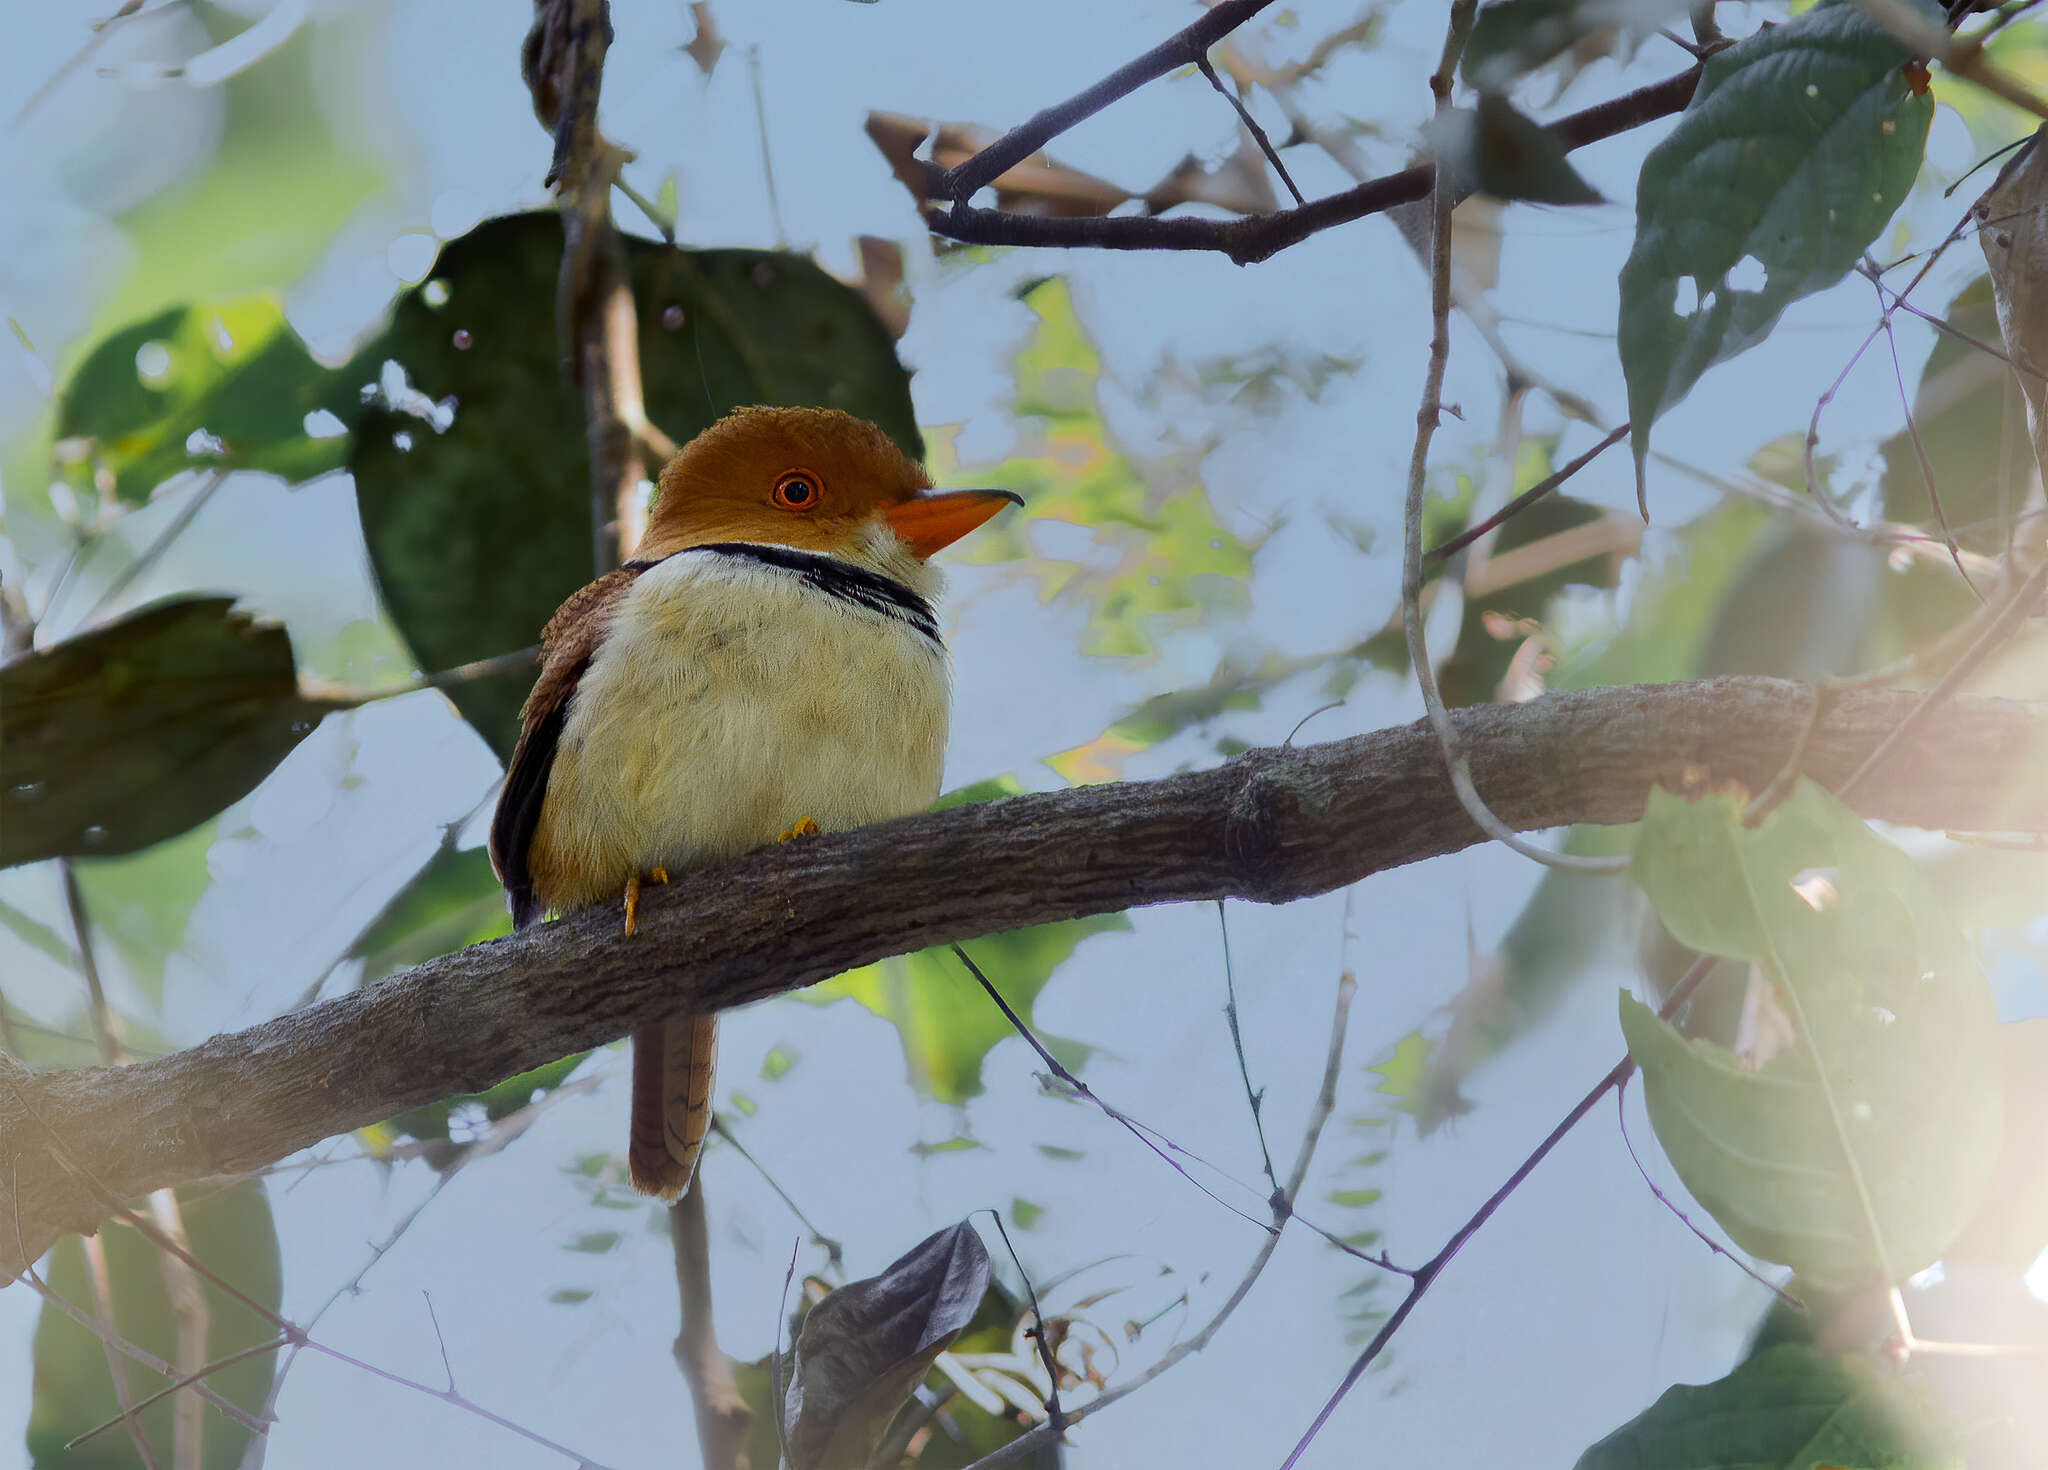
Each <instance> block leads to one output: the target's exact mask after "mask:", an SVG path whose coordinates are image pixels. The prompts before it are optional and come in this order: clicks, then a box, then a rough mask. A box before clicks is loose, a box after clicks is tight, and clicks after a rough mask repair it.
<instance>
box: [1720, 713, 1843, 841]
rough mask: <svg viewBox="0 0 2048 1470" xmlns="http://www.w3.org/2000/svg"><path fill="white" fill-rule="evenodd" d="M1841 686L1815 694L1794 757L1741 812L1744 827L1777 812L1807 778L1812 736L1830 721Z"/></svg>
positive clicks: (1800, 731) (1800, 728)
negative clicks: (1800, 781) (1807, 762)
mask: <svg viewBox="0 0 2048 1470" xmlns="http://www.w3.org/2000/svg"><path fill="white" fill-rule="evenodd" d="M1838 692H1839V686H1837V685H1835V684H1832V683H1828V682H1825V681H1823V682H1822V683H1820V684H1816V685H1815V686H1814V690H1813V712H1812V713H1811V714H1809V715H1808V716H1807V717H1806V723H1805V724H1804V725H1801V726H1800V727H1799V738H1798V739H1797V740H1796V741H1794V742H1793V744H1792V753H1791V754H1790V755H1788V756H1786V757H1785V764H1784V765H1782V766H1780V767H1779V768H1778V774H1777V775H1775V776H1773V777H1772V778H1771V784H1770V785H1768V786H1766V787H1765V788H1764V789H1763V790H1762V791H1760V792H1758V793H1757V795H1756V796H1755V797H1754V798H1753V799H1752V800H1751V801H1750V803H1749V805H1748V806H1746V807H1744V808H1743V809H1742V825H1743V826H1745V827H1754V826H1756V825H1757V823H1759V822H1761V821H1762V820H1763V819H1764V818H1765V817H1767V816H1769V815H1770V814H1771V813H1772V812H1774V811H1776V810H1777V809H1778V807H1779V805H1780V804H1781V803H1782V802H1783V801H1784V800H1785V798H1786V797H1788V796H1790V795H1791V794H1792V788H1793V787H1795V786H1797V785H1798V784H1799V778H1800V776H1802V775H1803V774H1805V767H1806V748H1807V746H1809V745H1811V744H1812V743H1813V732H1814V731H1816V730H1818V729H1819V728H1820V722H1821V721H1822V720H1824V719H1826V718H1827V713H1828V707H1829V706H1830V705H1832V704H1833V703H1834V702H1835V696H1836V694H1837V693H1838Z"/></svg>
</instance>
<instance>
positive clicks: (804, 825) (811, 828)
mask: <svg viewBox="0 0 2048 1470" xmlns="http://www.w3.org/2000/svg"><path fill="white" fill-rule="evenodd" d="M817 835H818V824H817V823H816V822H814V821H812V820H811V819H810V818H809V817H799V818H798V819H797V824H796V825H795V826H794V827H791V828H790V829H789V830H788V831H787V832H785V833H783V834H782V835H781V836H780V837H778V838H776V839H775V840H776V841H777V842H787V841H789V839H790V838H792V837H816V836H817Z"/></svg>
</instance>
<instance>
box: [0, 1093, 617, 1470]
mask: <svg viewBox="0 0 2048 1470" xmlns="http://www.w3.org/2000/svg"><path fill="white" fill-rule="evenodd" d="M0 1081H5V1082H7V1083H8V1084H9V1086H10V1089H11V1090H12V1091H13V1093H14V1097H15V1101H16V1103H17V1104H18V1105H19V1106H21V1107H22V1109H23V1111H24V1112H25V1113H26V1114H27V1115H28V1117H29V1118H30V1119H31V1120H32V1121H33V1122H34V1123H35V1124H36V1125H37V1126H38V1127H39V1128H41V1130H42V1131H43V1132H44V1134H45V1135H46V1136H47V1137H48V1139H49V1144H50V1148H51V1150H52V1152H53V1154H54V1156H55V1158H56V1159H57V1161H58V1162H59V1163H60V1164H61V1165H62V1166H63V1167H64V1169H65V1170H66V1171H67V1172H68V1173H69V1174H70V1175H71V1177H72V1178H73V1179H75V1180H76V1181H77V1182H78V1183H80V1184H81V1185H83V1186H84V1187H85V1188H86V1189H87V1190H88V1191H90V1192H91V1193H92V1194H93V1195H94V1196H95V1197H96V1198H97V1199H98V1200H99V1202H100V1205H101V1208H102V1209H103V1210H104V1211H105V1212H106V1215H107V1216H108V1218H110V1219H114V1220H118V1221H120V1222H121V1223H122V1224H125V1225H127V1226H129V1227H130V1228H131V1229H133V1230H135V1231H137V1232H138V1233H139V1234H141V1235H142V1236H143V1237H144V1238H145V1239H146V1240H148V1241H149V1242H150V1243H151V1244H153V1245H154V1246H156V1248H157V1249H158V1251H160V1252H161V1253H163V1255H164V1256H165V1257H166V1258H169V1259H174V1260H176V1261H178V1262H179V1263H181V1264H182V1266H183V1267H184V1268H185V1269H187V1270H189V1271H191V1272H193V1273H194V1274H195V1275H197V1276H199V1277H203V1278H204V1279H205V1280H207V1281H210V1282H212V1283H213V1285H214V1286H215V1287H216V1288H218V1289H219V1290H221V1291H222V1292H225V1293H226V1294H227V1295H228V1296H229V1297H231V1298H233V1299H234V1300H235V1301H237V1302H239V1303H241V1304H242V1305H243V1306H244V1307H246V1308H248V1309H249V1310H250V1311H252V1312H254V1313H255V1314H256V1315H257V1316H258V1317H260V1318H262V1319H263V1320H264V1321H265V1322H268V1323H269V1324H270V1325H271V1326H272V1327H273V1328H275V1329H276V1332H277V1335H276V1336H275V1337H273V1338H269V1339H266V1340H265V1341H263V1342H260V1343H254V1344H251V1345H250V1346H247V1347H244V1348H240V1349H238V1350H236V1351H235V1352H233V1353H230V1354H228V1355H227V1356H226V1357H223V1358H217V1359H215V1360H214V1361H212V1362H210V1363H206V1364H203V1365H201V1366H200V1367H198V1368H197V1369H195V1370H193V1371H191V1372H189V1373H186V1374H184V1375H183V1376H181V1377H180V1378H178V1379H177V1380H175V1381H174V1382H172V1383H171V1384H169V1385H167V1386H166V1387H165V1388H164V1389H163V1390H161V1391H160V1392H158V1393H156V1394H154V1395H152V1396H151V1397H150V1398H148V1399H145V1400H142V1401H140V1402H138V1403H136V1404H134V1405H132V1406H128V1407H125V1408H124V1409H123V1411H122V1412H121V1413H120V1414H117V1415H115V1416H114V1417H113V1418H111V1419H108V1420H106V1421H105V1422H104V1423H101V1424H98V1425H96V1426H94V1427H93V1428H91V1429H89V1430H87V1431H86V1432H85V1433H83V1434H81V1435H78V1436H77V1437H76V1438H74V1439H73V1440H72V1441H71V1443H72V1444H74V1445H76V1444H80V1443H83V1442H84V1441H85V1440H88V1439H90V1438H92V1437H93V1436H94V1435H97V1434H99V1433H100V1432H101V1431H103V1430H105V1429H108V1428H111V1427H112V1426H113V1425H115V1424H120V1423H122V1422H124V1421H130V1422H132V1416H133V1415H134V1414H136V1413H138V1412H140V1411H141V1410H142V1409H143V1408H146V1407H147V1406H148V1405H149V1404H152V1403H155V1402H156V1401H157V1400H158V1399H161V1398H163V1397H165V1396H167V1395H169V1394H173V1393H177V1392H179V1391H181V1390H183V1389H185V1388H188V1387H192V1388H201V1389H203V1380H204V1379H206V1378H207V1377H209V1376H211V1375H212V1374H214V1373H217V1372H219V1371H221V1370H222V1369H223V1368H227V1367H229V1366H231V1365H233V1364H235V1363H239V1362H242V1361H244V1360H245V1359H248V1358H252V1357H257V1356H259V1355H261V1354H263V1353H267V1352H276V1351H277V1350H279V1349H280V1348H285V1347H292V1348H308V1349H311V1350H312V1351H314V1352H316V1353H321V1354H323V1355H325V1356H327V1357H330V1358H333V1359H335V1360H337V1361H339V1362H343V1363H347V1364H349V1365H351V1366H352V1367H355V1368H358V1369H360V1370H361V1371H363V1372H365V1373H370V1374H373V1375H375V1376H376V1377H378V1378H382V1379H384V1380H385V1381H387V1382H389V1383H395V1384H398V1385H400V1386H401V1387H405V1388H411V1389H415V1390H417V1391H418V1392H420V1393H423V1394H425V1395H427V1396H428V1397H429V1398H435V1399H439V1400H441V1401H442V1402H443V1403H447V1404H452V1405H454V1406H455V1407H457V1408H460V1409H463V1410H465V1411H467V1412H469V1413H471V1414H474V1415H476V1416H477V1417H478V1418H480V1419H485V1420H488V1421H489V1422H490V1423H492V1424H495V1425H497V1426H498V1427H499V1428H501V1429H504V1430H506V1431H508V1432H510V1433H512V1434H516V1435H518V1436H519V1437H520V1438H521V1439H524V1440H526V1441H528V1442H529V1443H531V1444H536V1445H539V1446H541V1447H542V1448H543V1449H548V1450H552V1451H553V1452H555V1453H556V1454H558V1455H561V1456H562V1457H563V1458H565V1459H568V1460H573V1461H574V1462H575V1463H576V1465H577V1467H578V1470H604V1467H603V1466H601V1465H600V1464H599V1463H598V1462H597V1461H596V1460H593V1459H591V1458H590V1457H589V1456H588V1455H585V1454H582V1453H580V1452H579V1451H576V1450H572V1449H570V1448H569V1447H568V1446H566V1445H563V1444H558V1443H556V1442H555V1441H554V1440H551V1439H549V1438H547V1437H546V1436H545V1435H542V1434H538V1433H536V1432H535V1431H533V1430H531V1429H528V1428H526V1427H525V1426H524V1425H522V1424H518V1423H515V1422H514V1421H512V1420H510V1419H507V1418H505V1417H504V1416H503V1415H502V1414H497V1413H494V1412H492V1411H491V1410H489V1409H486V1408H484V1407H483V1406H482V1405H481V1404H478V1403H476V1402H475V1401H473V1400H471V1399H469V1398H467V1397H465V1396H464V1395H462V1394H461V1393H459V1392H458V1391H457V1390H456V1388H455V1383H454V1375H453V1372H452V1371H451V1372H450V1374H449V1382H448V1386H447V1387H446V1388H435V1387H434V1386H433V1385H432V1384H428V1383H422V1382H419V1381H418V1380H416V1379H411V1378H407V1377H405V1376H404V1375H403V1374H398V1373H393V1372H390V1371H389V1370H387V1369H384V1368H379V1367H378V1366H377V1365H376V1364H374V1363H368V1362H365V1361H363V1360H362V1359H361V1358H357V1357H354V1356H352V1355H350V1354H348V1353H345V1352H342V1351H341V1350H340V1349H339V1348H333V1347H329V1346H328V1345H326V1344H325V1343H321V1342H316V1341H315V1340H314V1339H313V1338H312V1337H311V1336H309V1335H308V1332H307V1330H306V1329H305V1328H304V1327H301V1326H299V1325H298V1324H297V1323H295V1322H292V1321H290V1320H289V1319H287V1318H285V1317H282V1316H280V1315H279V1314H278V1313H276V1312H274V1311H272V1310H271V1309H270V1308H269V1307H266V1306H265V1305H264V1304H263V1303H261V1302H259V1301H257V1300H256V1299H255V1298H254V1297H252V1296H250V1295H249V1294H248V1293H247V1292H245V1291H243V1290H242V1289H241V1288H240V1287H238V1286H236V1285H235V1284H234V1283H233V1282H231V1281H229V1280H227V1279H226V1278H225V1277H223V1276H221V1275H220V1274H219V1273H217V1272H215V1271H214V1270H213V1269H212V1268H211V1267H209V1266H208V1265H207V1264H206V1263H205V1262H203V1261H201V1260H200V1259H199V1258H198V1257H196V1256H194V1255H193V1254H192V1253H191V1251H189V1250H188V1249H186V1247H185V1245H184V1243H183V1242H182V1241H180V1240H179V1239H177V1238H176V1236H174V1235H172V1234H170V1233H169V1232H167V1231H165V1230H164V1229H162V1228H161V1227H160V1226H159V1225H157V1224H156V1222H154V1221H153V1220H151V1219H150V1218H149V1217H147V1216H145V1215H140V1214H137V1213H135V1212H134V1211H132V1210H130V1209H129V1208H128V1207H127V1206H126V1205H125V1204H123V1203H122V1202H121V1200H120V1199H119V1197H117V1196H116V1195H115V1194H113V1193H112V1192H111V1191H109V1190H108V1189H107V1188H106V1187H105V1186H104V1185H103V1184H102V1183H101V1182H100V1181H99V1180H98V1179H96V1178H94V1177H93V1176H92V1175H91V1174H90V1173H89V1172H87V1171H86V1170H85V1169H83V1168H82V1167H80V1165H79V1164H78V1163H77V1162H76V1161H75V1160H74V1159H73V1158H72V1157H71V1155H70V1152H69V1150H67V1149H66V1148H65V1147H64V1145H63V1143H62V1142H61V1141H60V1140H59V1139H58V1137H57V1135H56V1134H55V1132H54V1131H53V1130H52V1129H51V1128H50V1125H49V1123H48V1122H47V1120H45V1119H44V1118H43V1117H42V1115H41V1114H40V1113H39V1112H38V1111H37V1110H36V1109H35V1107H34V1106H33V1105H32V1104H31V1103H30V1102H29V1100H28V1099H27V1097H26V1096H24V1095H23V1094H22V1092H21V1089H20V1088H19V1087H18V1086H15V1085H13V1082H12V1078H9V1077H0ZM18 1198H19V1196H18V1195H17V1199H18ZM16 1246H17V1249H24V1247H23V1243H22V1242H19V1241H17V1243H16ZM22 1274H23V1276H24V1277H25V1278H27V1279H29V1280H32V1281H33V1280H36V1278H35V1276H34V1273H33V1272H32V1271H30V1270H27V1269H24V1271H23V1273H22ZM37 1285H38V1287H39V1288H40V1289H41V1290H42V1292H43V1295H44V1298H45V1300H52V1299H55V1300H61V1298H57V1297H56V1295H55V1293H54V1292H51V1291H50V1290H49V1289H48V1287H47V1285H45V1284H44V1283H41V1282H40V1281H37ZM429 1310H430V1311H431V1303H430V1304H429ZM72 1315H73V1316H74V1317H76V1316H77V1315H79V1314H77V1313H75V1312H74V1313H72ZM435 1330H436V1333H437V1335H438V1332H439V1323H438V1322H436V1324H435ZM100 1335H101V1337H102V1341H104V1342H106V1343H107V1344H108V1346H109V1348H110V1350H111V1349H113V1348H114V1347H115V1342H114V1340H113V1339H112V1337H111V1336H110V1335H109V1334H104V1333H103V1334H100ZM122 1346H123V1350H124V1351H128V1353H129V1355H130V1356H134V1357H137V1358H144V1357H146V1356H147V1355H146V1354H143V1353H142V1352H141V1351H140V1350H139V1349H128V1348H127V1346H126V1345H122ZM443 1362H444V1364H445V1362H446V1350H445V1349H444V1350H443ZM165 1366H166V1367H168V1365H165ZM206 1397H207V1398H208V1401H209V1402H212V1403H215V1404H216V1405H217V1406H218V1407H220V1408H222V1410H223V1412H227V1413H229V1414H231V1415H232V1416H233V1417H234V1418H236V1419H237V1420H238V1421H240V1422H242V1423H244V1424H245V1425H249V1426H250V1427H251V1428H252V1429H254V1430H256V1431H257V1432H262V1431H263V1430H264V1429H265V1428H267V1421H264V1420H252V1419H251V1418H250V1417H249V1416H248V1415H247V1414H246V1413H244V1412H242V1411H241V1410H240V1409H238V1408H235V1407H234V1406H233V1405H232V1404H231V1403H229V1402H227V1401H226V1400H222V1399H219V1398H218V1396H217V1395H214V1394H212V1393H211V1391H206Z"/></svg>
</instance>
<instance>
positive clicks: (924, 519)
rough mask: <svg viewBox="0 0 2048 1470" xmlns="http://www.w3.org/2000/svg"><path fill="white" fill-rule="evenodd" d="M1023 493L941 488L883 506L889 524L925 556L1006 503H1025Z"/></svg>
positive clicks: (949, 542)
mask: <svg viewBox="0 0 2048 1470" xmlns="http://www.w3.org/2000/svg"><path fill="white" fill-rule="evenodd" d="M1023 503H1024V497H1023V496H1021V495H1015V494H1012V493H1011V492H1010V491H1008V490H940V491H937V492H934V493H932V494H927V495H915V496H912V497H911V498H910V499H909V500H899V501H898V502H897V503H896V504H894V505H885V506H883V507H882V514H883V515H884V516H885V517H887V518H888V521H889V528H890V529H891V530H893V531H894V532H895V533H896V534H897V535H899V536H901V537H902V538H903V539H904V540H905V541H907V542H909V543H910V549H911V550H912V551H913V552H915V553H917V556H918V559H919V560H923V559H924V558H925V557H928V556H930V555H931V554H932V553H933V552H935V551H938V550H939V549H941V548H942V547H947V546H951V545H952V544H953V543H954V542H955V541H958V540H959V539H960V538H961V537H962V536H965V535H966V534H967V533H968V532H969V531H971V530H973V529H974V528H975V527H976V526H978V525H980V524H981V523H982V522H983V521H985V520H987V519H988V518H989V517H990V516H992V515H994V514H995V513H996V512H997V511H999V510H1001V509H1002V508H1003V507H1004V506H1006V505H1022V504H1023Z"/></svg>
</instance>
